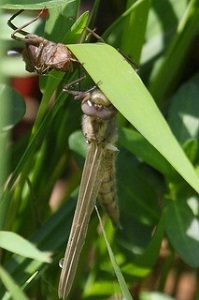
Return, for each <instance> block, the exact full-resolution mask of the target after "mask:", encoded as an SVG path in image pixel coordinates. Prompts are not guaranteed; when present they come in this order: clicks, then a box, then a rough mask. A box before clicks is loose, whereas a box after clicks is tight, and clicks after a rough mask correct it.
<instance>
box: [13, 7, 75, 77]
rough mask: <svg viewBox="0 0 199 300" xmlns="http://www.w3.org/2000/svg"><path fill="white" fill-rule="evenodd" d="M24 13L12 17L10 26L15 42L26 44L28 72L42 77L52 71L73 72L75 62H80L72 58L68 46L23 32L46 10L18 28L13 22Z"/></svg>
mask: <svg viewBox="0 0 199 300" xmlns="http://www.w3.org/2000/svg"><path fill="white" fill-rule="evenodd" d="M23 11H24V10H23V9H21V10H19V11H17V12H16V13H15V14H14V15H13V16H11V18H10V19H9V20H8V26H9V27H11V28H12V29H13V30H14V31H13V33H12V34H11V37H12V38H13V39H14V40H17V41H20V42H24V43H25V48H24V50H23V52H22V56H23V60H24V61H25V64H26V70H27V71H28V72H37V73H38V74H40V75H41V74H44V73H47V72H49V71H50V70H57V71H63V72H66V71H72V70H73V62H78V61H77V60H76V59H75V58H73V57H72V53H71V52H70V51H69V49H68V48H67V47H66V45H64V44H61V43H54V42H51V41H49V40H47V39H45V38H43V37H41V36H38V35H36V34H31V33H28V32H26V31H24V30H23V29H24V28H25V27H27V26H28V25H30V24H32V23H34V22H35V21H36V20H38V19H39V17H40V16H41V14H42V13H43V11H44V9H43V10H42V11H41V12H40V13H39V14H38V16H37V17H36V18H34V19H32V20H31V21H30V22H28V23H26V24H24V25H22V26H20V27H16V26H15V25H14V24H13V22H12V21H13V20H14V19H15V18H16V17H17V16H18V15H19V14H21V13H22V12H23ZM17 33H20V34H21V35H22V36H24V37H20V36H18V35H17Z"/></svg>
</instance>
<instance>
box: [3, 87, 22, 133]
mask: <svg viewBox="0 0 199 300" xmlns="http://www.w3.org/2000/svg"><path fill="white" fill-rule="evenodd" d="M0 98H1V110H3V109H5V111H4V115H5V116H6V119H5V120H4V122H1V127H0V131H2V130H8V129H11V128H12V127H13V126H14V125H16V124H17V123H18V122H19V121H20V120H21V119H22V117H23V116H24V114H25V111H26V106H25V102H24V99H23V97H22V96H21V95H20V94H19V93H17V92H16V91H15V90H14V89H12V88H10V87H8V86H6V85H4V84H2V85H1V86H0Z"/></svg>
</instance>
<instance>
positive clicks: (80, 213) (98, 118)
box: [58, 90, 120, 299]
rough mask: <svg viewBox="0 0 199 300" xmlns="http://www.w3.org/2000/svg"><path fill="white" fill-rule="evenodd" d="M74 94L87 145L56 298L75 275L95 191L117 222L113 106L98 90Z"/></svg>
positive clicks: (66, 288) (94, 199)
mask: <svg viewBox="0 0 199 300" xmlns="http://www.w3.org/2000/svg"><path fill="white" fill-rule="evenodd" d="M66 91H67V90H66ZM67 92H68V91H67ZM75 98H76V99H82V111H83V112H84V116H83V121H82V128H83V133H84V136H85V138H86V141H87V142H88V144H89V146H88V153H87V157H86V161H85V165H84V169H83V173H82V179H81V184H80V190H79V195H78V200H77V207H76V210H75V215H74V218H73V223H72V228H71V232H70V236H69V239H68V245H67V247H66V252H65V256H64V259H63V264H62V271H61V276H60V283H59V291H58V293H59V298H63V299H65V298H66V297H67V295H68V294H69V292H70V289H71V286H72V283H73V280H74V277H75V273H76V269H77V265H78V261H79V257H80V253H81V249H82V247H83V244H84V240H85V237H86V233H87V228H88V223H89V220H90V217H91V213H92V211H93V209H94V206H95V203H96V198H97V195H98V196H99V198H100V200H101V203H102V206H103V207H104V208H105V209H106V211H107V212H108V214H109V215H110V217H111V219H112V222H113V223H114V224H116V225H118V226H120V223H119V213H118V208H117V204H116V189H115V167H114V160H115V153H116V151H117V148H116V147H115V142H116V140H117V132H116V109H115V108H114V106H113V105H112V104H111V103H110V101H109V100H108V99H107V98H106V97H105V95H104V94H103V93H102V92H101V91H100V90H94V91H92V92H90V91H88V92H86V93H78V94H76V97H75Z"/></svg>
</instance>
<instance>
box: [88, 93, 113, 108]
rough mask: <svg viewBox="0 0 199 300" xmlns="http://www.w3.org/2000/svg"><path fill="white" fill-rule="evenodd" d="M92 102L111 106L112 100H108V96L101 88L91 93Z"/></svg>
mask: <svg viewBox="0 0 199 300" xmlns="http://www.w3.org/2000/svg"><path fill="white" fill-rule="evenodd" d="M90 100H91V102H93V103H95V104H99V105H102V106H105V107H107V106H110V104H111V102H110V101H109V100H108V98H106V96H105V95H104V94H103V93H102V92H101V91H100V90H95V91H94V92H93V93H92V94H91V98H90Z"/></svg>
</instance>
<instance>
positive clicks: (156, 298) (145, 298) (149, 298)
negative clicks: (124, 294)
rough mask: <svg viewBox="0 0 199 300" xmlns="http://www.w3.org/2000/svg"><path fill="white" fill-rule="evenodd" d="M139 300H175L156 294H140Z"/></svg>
mask: <svg viewBox="0 0 199 300" xmlns="http://www.w3.org/2000/svg"><path fill="white" fill-rule="evenodd" d="M139 300H175V299H174V298H172V297H170V296H168V295H165V294H162V293H158V292H141V295H140V298H139Z"/></svg>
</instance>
